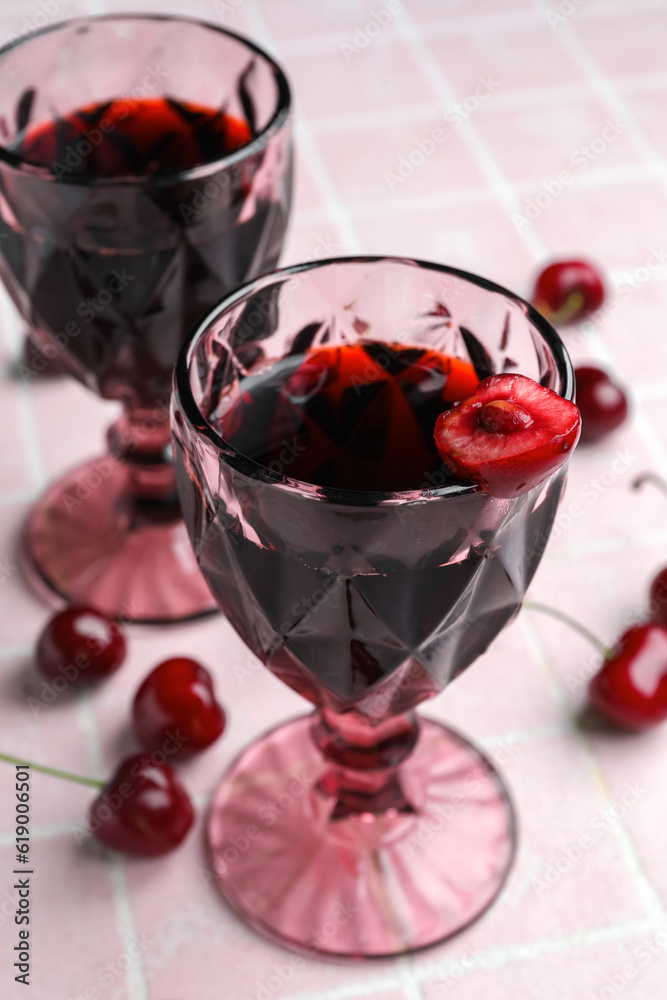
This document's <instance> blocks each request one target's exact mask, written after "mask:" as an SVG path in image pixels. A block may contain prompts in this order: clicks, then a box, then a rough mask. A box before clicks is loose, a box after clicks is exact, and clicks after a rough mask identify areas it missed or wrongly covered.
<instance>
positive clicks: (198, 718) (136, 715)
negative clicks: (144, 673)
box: [132, 656, 225, 756]
mask: <svg viewBox="0 0 667 1000" xmlns="http://www.w3.org/2000/svg"><path fill="white" fill-rule="evenodd" d="M132 726H133V728H134V732H135V735H136V737H137V739H138V740H139V742H140V743H143V745H144V746H145V747H146V748H147V749H148V750H156V749H158V748H159V747H161V746H162V745H163V743H164V742H165V740H168V739H172V740H175V741H176V743H177V744H178V745H179V749H178V751H177V753H178V754H179V755H180V756H183V755H187V754H191V753H198V752H199V751H200V750H205V749H206V747H208V746H210V745H211V743H214V742H215V741H216V740H217V738H218V737H219V736H220V734H221V733H222V732H223V730H224V728H225V713H224V711H223V710H222V708H221V706H220V705H219V704H218V702H217V701H216V698H215V691H214V689H213V679H212V677H211V675H210V674H209V672H208V670H206V668H205V667H203V666H202V665H201V663H197V661H196V660H190V659H188V658H187V657H184V656H179V657H176V658H174V659H172V660H165V661H164V663H160V664H159V665H158V666H157V667H155V669H154V670H152V671H151V672H150V674H149V675H148V677H146V679H145V680H144V682H143V684H142V685H141V687H140V688H139V690H138V691H137V693H136V695H135V698H134V704H133V706H132Z"/></svg>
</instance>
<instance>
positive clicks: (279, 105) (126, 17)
mask: <svg viewBox="0 0 667 1000" xmlns="http://www.w3.org/2000/svg"><path fill="white" fill-rule="evenodd" d="M102 21H174V22H185V23H187V24H196V25H199V26H200V27H202V28H208V29H210V30H211V31H217V32H219V33H220V34H221V35H226V36H227V37H228V38H231V39H233V40H234V41H236V42H239V43H240V44H241V45H242V46H243V47H244V48H246V49H249V50H250V51H251V52H254V53H255V54H257V55H259V56H261V58H262V59H263V60H264V61H265V62H266V63H267V64H268V65H269V67H270V68H271V70H272V72H273V75H274V79H275V81H276V86H277V88H278V95H277V100H276V108H275V111H274V112H273V114H272V116H271V118H270V119H269V121H268V122H267V124H266V125H265V126H264V128H263V129H262V130H261V131H260V132H258V133H257V135H256V136H255V137H254V138H253V139H252V140H251V141H250V142H248V143H246V144H245V145H244V146H240V147H239V149H237V150H235V151H234V152H233V153H228V154H227V155H225V156H221V157H219V158H218V159H217V160H211V161H208V162H206V163H200V164H198V165H197V166H196V167H188V168H186V169H181V170H163V171H156V172H155V173H151V174H120V175H119V176H118V177H94V176H92V177H87V176H79V177H77V176H76V175H72V176H71V177H68V178H67V179H66V180H59V179H58V178H57V177H56V175H55V174H53V173H51V171H50V170H49V168H48V167H45V166H41V165H39V164H36V163H30V162H29V160H26V159H25V158H24V157H23V156H21V155H20V154H18V153H14V152H13V151H12V150H10V149H8V148H7V147H6V146H4V145H3V144H2V143H0V163H5V164H6V165H7V166H9V167H12V168H13V169H15V170H18V171H20V172H21V173H22V174H24V175H25V176H30V177H35V178H38V179H40V180H45V181H51V182H53V183H56V184H59V185H63V186H67V185H72V186H74V187H110V186H116V185H123V186H132V185H138V186H143V185H146V184H147V183H148V184H149V185H150V186H154V187H163V186H165V185H169V184H177V183H180V182H183V181H191V180H199V179H200V178H206V177H209V176H210V175H211V174H217V173H220V172H221V171H223V170H226V169H228V168H229V167H232V166H234V165H235V164H236V163H240V162H241V161H242V160H245V159H246V158H247V157H249V156H253V155H254V154H255V153H257V152H259V151H260V150H262V149H264V148H265V147H266V145H267V144H268V142H269V140H270V139H271V138H272V136H274V135H275V134H276V133H278V132H280V131H281V129H282V128H283V127H284V125H285V124H286V122H287V121H288V119H289V115H290V109H291V104H292V94H291V90H290V85H289V82H288V80H287V76H286V75H285V72H284V70H283V69H282V67H281V66H280V64H279V63H278V62H276V60H275V59H274V58H273V57H272V56H270V55H269V54H268V52H266V51H265V50H264V49H262V48H261V47H260V46H259V45H257V44H256V43H255V42H253V41H252V40H251V39H249V38H246V37H245V36H244V35H240V34H238V32H236V31H231V30H230V29H229V28H223V27H221V26H220V25H218V24H213V23H212V22H211V21H205V20H204V19H203V18H198V17H188V16H187V15H183V14H159V13H158V14H152V13H151V14H149V13H123V12H119V13H110V14H92V15H83V16H82V17H70V18H67V19H66V20H63V21H56V22H55V23H54V24H49V25H46V26H45V27H43V28H38V29H36V30H35V31H30V32H28V33H26V34H24V35H19V37H18V38H14V39H12V41H10V42H8V43H7V44H6V45H3V46H2V47H0V63H1V61H2V60H3V59H4V57H5V56H6V55H8V54H9V53H10V52H12V51H13V50H14V49H16V48H18V47H19V46H20V45H24V44H26V43H28V42H31V41H32V40H33V39H35V38H38V37H40V36H41V35H46V34H48V33H50V32H52V31H61V30H62V29H63V28H66V27H71V26H72V25H85V24H97V23H99V22H102Z"/></svg>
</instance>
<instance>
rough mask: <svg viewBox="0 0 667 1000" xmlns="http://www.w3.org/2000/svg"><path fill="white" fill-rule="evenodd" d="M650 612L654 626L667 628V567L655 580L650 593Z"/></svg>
mask: <svg viewBox="0 0 667 1000" xmlns="http://www.w3.org/2000/svg"><path fill="white" fill-rule="evenodd" d="M649 611H650V614H651V621H652V622H653V623H654V625H662V626H663V627H664V628H667V566H665V568H664V569H661V570H660V572H659V573H658V574H657V575H656V576H655V577H654V579H653V583H652V584H651V589H650V591H649Z"/></svg>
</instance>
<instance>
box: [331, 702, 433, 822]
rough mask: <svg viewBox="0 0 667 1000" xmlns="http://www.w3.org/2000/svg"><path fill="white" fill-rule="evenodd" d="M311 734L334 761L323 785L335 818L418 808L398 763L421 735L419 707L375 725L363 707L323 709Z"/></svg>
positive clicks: (408, 811) (407, 811)
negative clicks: (332, 799) (338, 710)
mask: <svg viewBox="0 0 667 1000" xmlns="http://www.w3.org/2000/svg"><path fill="white" fill-rule="evenodd" d="M312 734H313V739H314V740H315V743H316V744H317V747H318V748H319V750H320V752H321V753H322V756H323V757H324V758H325V760H326V761H327V763H328V764H329V768H328V770H327V772H326V773H325V775H324V777H323V778H322V779H321V780H320V784H319V790H320V792H321V793H322V794H324V795H327V796H333V797H335V800H336V801H335V805H334V808H333V813H332V818H333V819H343V818H345V817H347V816H351V815H354V814H369V813H370V814H375V815H380V814H382V813H386V812H387V811H389V810H391V811H393V812H406V813H410V812H414V809H413V807H412V805H411V803H410V802H409V801H408V799H407V797H406V795H405V793H404V791H403V789H402V787H401V783H400V779H399V766H400V764H402V763H403V761H404V760H405V759H406V758H407V757H408V756H409V755H410V754H411V753H412V750H413V749H414V747H415V744H416V743H417V739H418V737H419V720H418V718H417V716H416V715H415V714H414V712H410V713H407V714H405V715H395V716H391V717H390V718H389V719H386V720H385V721H384V722H381V723H380V724H379V725H371V724H370V723H369V721H368V720H367V719H365V718H364V717H363V716H362V715H361V714H360V713H358V712H355V711H351V712H345V713H342V714H339V713H336V712H332V711H330V710H329V709H324V710H323V711H321V712H317V713H316V714H315V717H314V721H313V727H312Z"/></svg>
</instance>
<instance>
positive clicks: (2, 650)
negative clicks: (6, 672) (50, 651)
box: [0, 642, 35, 660]
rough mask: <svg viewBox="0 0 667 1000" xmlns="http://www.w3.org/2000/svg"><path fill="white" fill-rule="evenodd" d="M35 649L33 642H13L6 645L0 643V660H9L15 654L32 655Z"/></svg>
mask: <svg viewBox="0 0 667 1000" xmlns="http://www.w3.org/2000/svg"><path fill="white" fill-rule="evenodd" d="M34 651H35V647H34V646H33V644H32V643H27V642H11V643H8V644H7V645H6V646H1V645H0V660H9V659H11V658H12V657H14V656H32V655H33V654H34Z"/></svg>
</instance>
